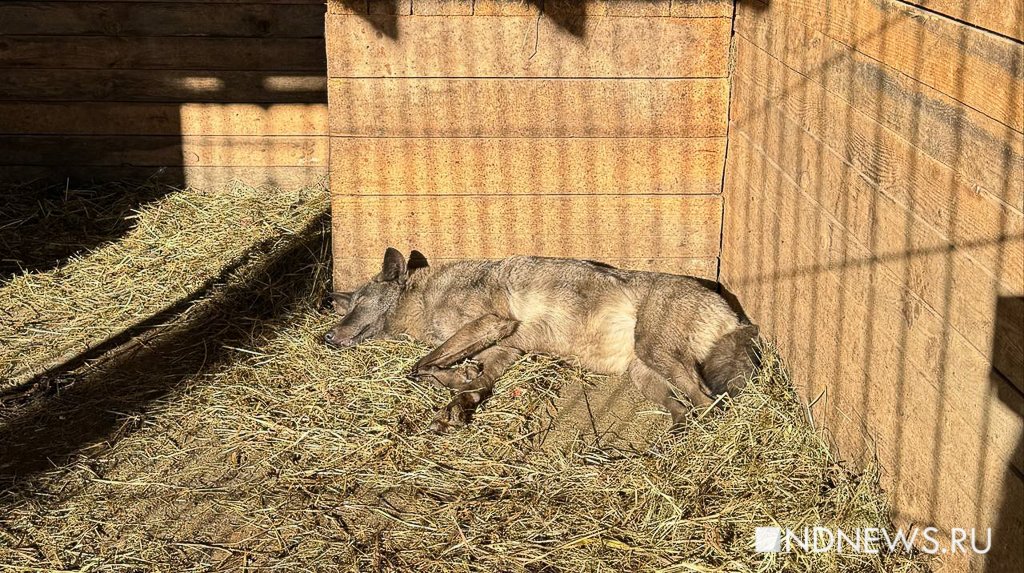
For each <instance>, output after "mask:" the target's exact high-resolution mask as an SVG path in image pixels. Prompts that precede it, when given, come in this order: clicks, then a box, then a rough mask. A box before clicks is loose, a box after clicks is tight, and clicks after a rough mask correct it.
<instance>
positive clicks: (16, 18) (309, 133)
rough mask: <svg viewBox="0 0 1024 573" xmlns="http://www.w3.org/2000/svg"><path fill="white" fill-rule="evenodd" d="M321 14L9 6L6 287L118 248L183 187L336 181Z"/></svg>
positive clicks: (165, 6)
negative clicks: (148, 210) (329, 159)
mask: <svg viewBox="0 0 1024 573" xmlns="http://www.w3.org/2000/svg"><path fill="white" fill-rule="evenodd" d="M324 10H325V8H324V3H323V2H322V1H317V0H293V1H292V2H289V3H280V2H276V3H270V2H267V3H260V2H252V3H237V2H235V3H220V2H203V3H196V2H161V3H147V2H132V3H126V2H115V1H85V2H4V3H2V4H0V75H2V76H3V77H4V81H3V82H0V281H4V280H5V279H8V278H9V277H10V276H11V275H13V274H17V273H20V272H25V271H27V272H35V271H45V270H47V269H50V268H53V267H55V266H59V265H60V264H61V263H62V262H63V261H64V260H66V259H67V258H68V257H69V256H72V255H74V254H75V253H79V252H82V251H85V250H89V249H93V248H95V247H98V246H99V245H101V244H103V243H105V242H107V241H110V240H114V239H117V238H118V237H120V236H121V235H122V234H123V233H124V232H125V231H126V230H127V229H128V228H129V227H130V225H131V221H130V220H128V219H127V217H129V216H130V214H131V212H132V211H133V210H134V209H137V208H138V207H140V206H142V205H144V204H145V203H147V202H149V201H152V200H154V199H156V198H159V197H160V196H162V195H164V194H166V193H169V192H173V191H174V189H175V188H178V187H183V186H185V185H192V186H200V187H205V186H210V187H214V186H216V185H223V184H225V183H227V182H228V181H230V180H231V179H233V178H238V179H241V180H244V181H246V182H252V183H254V184H257V183H261V184H278V185H291V184H304V183H306V182H309V180H311V179H313V178H314V177H313V174H312V171H316V170H317V169H320V170H322V171H326V148H325V146H324V145H323V144H318V143H317V140H316V136H323V135H325V133H326V102H327V95H326V94H327V91H326V77H325V76H326V54H325V47H324V39H323V28H324ZM320 155H323V158H321V157H319V156H320Z"/></svg>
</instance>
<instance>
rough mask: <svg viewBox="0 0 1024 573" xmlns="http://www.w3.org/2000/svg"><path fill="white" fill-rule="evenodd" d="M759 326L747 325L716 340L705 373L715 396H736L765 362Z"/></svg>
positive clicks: (705, 379) (702, 370) (703, 370)
mask: <svg viewBox="0 0 1024 573" xmlns="http://www.w3.org/2000/svg"><path fill="white" fill-rule="evenodd" d="M757 334H758V329H757V326H754V325H753V324H747V325H744V326H741V327H739V328H737V329H736V330H733V331H732V332H730V333H729V334H726V335H725V336H723V337H722V338H719V339H718V342H715V344H714V346H712V347H711V352H710V353H708V357H707V359H706V360H704V362H703V364H701V365H700V367H701V374H702V375H703V376H704V382H705V383H706V384H707V385H708V389H709V390H711V391H712V392H713V393H714V394H715V395H718V394H729V395H730V396H735V395H736V394H738V393H739V392H740V390H742V389H743V387H744V386H746V384H747V380H748V379H750V377H751V376H752V375H753V374H754V372H755V371H756V370H757V368H758V367H759V366H760V365H761V357H760V356H759V355H758V352H757V345H756V341H757Z"/></svg>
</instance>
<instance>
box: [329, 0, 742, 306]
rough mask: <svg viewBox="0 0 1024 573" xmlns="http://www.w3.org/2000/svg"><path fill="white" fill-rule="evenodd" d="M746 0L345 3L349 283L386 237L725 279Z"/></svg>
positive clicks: (332, 63)
mask: <svg viewBox="0 0 1024 573" xmlns="http://www.w3.org/2000/svg"><path fill="white" fill-rule="evenodd" d="M731 15H732V6H731V4H730V3H728V2H722V1H711V2H681V1H680V2H671V1H669V0H661V1H653V2H630V1H623V2H619V1H615V2H611V1H598V0H592V1H587V2H557V1H554V0H549V1H544V2H541V1H539V0H536V1H534V0H529V1H523V2H515V1H512V2H499V1H484V0H477V1H476V2H468V1H460V0H430V1H428V0H412V1H404V0H403V1H398V2H373V1H371V2H367V3H359V2H340V1H332V2H329V3H328V16H327V27H326V28H327V45H328V50H327V52H328V75H329V79H328V93H329V100H330V112H329V115H330V117H329V130H330V135H331V146H330V147H331V188H332V193H333V196H334V202H333V206H334V221H335V223H334V225H335V231H334V256H335V282H336V284H337V285H338V286H339V288H345V287H348V286H352V285H353V284H355V283H358V282H360V281H363V280H365V279H366V278H367V277H369V276H370V275H372V274H373V272H374V267H375V266H376V264H377V263H378V262H379V258H380V254H381V253H382V252H383V251H384V248H385V247H387V246H396V247H399V248H401V249H403V250H406V251H408V250H409V249H412V248H416V249H419V250H421V251H423V252H424V253H425V254H426V255H427V257H428V258H432V259H434V260H437V261H444V260H449V259H457V258H496V257H501V256H507V255H511V254H538V255H548V256H566V257H582V258H591V259H600V260H604V261H607V262H610V263H613V264H621V265H625V266H631V267H637V268H648V269H661V270H666V271H671V272H682V273H688V274H696V275H699V276H702V277H707V278H714V277H715V276H716V275H717V268H718V251H719V243H720V231H721V202H720V197H719V195H720V193H721V186H722V176H723V170H724V163H725V135H726V122H727V110H728V97H729V84H728V77H727V76H728V55H729V37H730V33H731V25H732V22H731Z"/></svg>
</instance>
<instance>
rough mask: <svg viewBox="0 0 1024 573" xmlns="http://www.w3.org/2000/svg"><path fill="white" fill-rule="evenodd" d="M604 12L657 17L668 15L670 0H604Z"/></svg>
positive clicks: (670, 5)
mask: <svg viewBox="0 0 1024 573" xmlns="http://www.w3.org/2000/svg"><path fill="white" fill-rule="evenodd" d="M604 4H605V5H606V6H607V8H605V10H607V12H606V14H607V15H609V16H628V17H632V18H658V17H665V16H670V15H671V13H672V1H671V0H605V2H604Z"/></svg>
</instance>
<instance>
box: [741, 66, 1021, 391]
mask: <svg viewBox="0 0 1024 573" xmlns="http://www.w3.org/2000/svg"><path fill="white" fill-rule="evenodd" d="M735 81H736V88H737V89H736V92H735V93H736V98H735V99H734V100H733V109H732V113H733V118H734V122H735V123H734V126H735V127H736V128H737V129H739V130H740V132H741V133H742V134H743V135H744V136H745V137H750V138H751V140H752V141H753V143H754V144H755V145H757V146H758V147H759V148H760V149H761V150H769V149H770V150H779V149H787V150H791V151H786V152H776V151H773V153H772V155H773V160H774V161H775V162H776V164H777V165H778V167H779V169H781V171H782V172H783V173H785V174H786V175H787V176H788V177H790V178H792V179H793V180H796V181H799V182H800V184H801V186H802V187H803V188H804V190H805V193H806V194H807V195H809V196H814V197H815V199H816V201H817V203H818V204H820V205H822V206H823V208H824V209H826V210H827V211H828V212H829V213H830V214H831V215H832V216H834V217H835V218H836V219H837V220H840V221H843V224H844V225H845V227H846V228H847V229H848V230H849V232H850V233H851V234H852V236H854V237H856V239H857V240H858V241H859V244H860V245H865V249H866V250H867V252H868V255H867V256H869V257H870V258H871V259H872V260H873V261H876V263H877V264H878V265H880V266H881V267H882V268H885V269H888V270H889V271H890V272H891V273H892V274H893V275H894V276H899V277H901V280H902V281H903V283H904V284H905V285H906V288H907V289H908V290H910V291H911V292H913V293H915V295H916V296H919V297H920V299H921V301H922V302H923V303H924V305H925V306H926V307H927V308H931V309H935V310H937V311H939V312H942V313H943V315H944V318H945V320H946V321H947V323H948V325H949V327H951V328H952V329H953V330H955V331H956V332H958V333H959V334H960V335H962V336H964V337H965V338H966V339H967V340H968V341H970V343H971V344H972V345H973V347H974V348H975V349H978V350H979V351H982V352H984V353H985V354H986V355H989V354H990V348H989V345H990V343H991V337H992V333H993V332H994V331H995V327H996V316H995V306H994V301H995V299H996V298H997V296H998V295H1000V294H1024V292H1022V291H1024V218H1022V217H1021V216H1019V215H1017V217H1016V220H1014V221H1013V223H1014V226H1015V227H1016V229H1011V228H1007V227H1006V226H1004V225H1000V223H1001V222H1002V221H1005V219H1003V220H1002V221H1000V220H995V221H992V222H991V223H992V224H993V225H994V226H995V229H994V232H995V233H996V237H995V239H993V238H988V239H987V240H983V241H980V242H981V243H982V244H981V246H980V247H974V246H972V244H971V243H967V244H960V243H951V242H949V241H948V240H947V239H946V238H945V237H943V236H941V235H940V234H939V233H938V232H937V231H936V230H935V229H934V228H931V227H929V226H927V225H925V224H922V222H921V221H920V218H919V216H918V207H917V206H914V210H913V211H908V210H907V208H905V207H904V206H902V205H900V204H898V203H896V202H894V201H893V200H892V199H891V198H889V197H888V196H887V195H885V194H884V193H882V192H879V190H878V188H877V187H876V186H874V185H872V184H871V183H869V181H868V180H866V179H865V178H862V177H860V176H859V175H858V174H857V173H856V171H855V169H854V168H853V166H850V165H849V164H844V163H843V162H842V161H841V160H840V159H839V158H838V157H837V156H836V153H835V152H833V151H832V150H831V149H829V148H827V147H826V146H824V145H823V144H821V143H820V142H818V141H817V140H814V139H812V138H811V137H809V136H808V135H807V134H806V133H805V132H804V131H803V130H801V129H800V128H799V127H798V126H796V125H794V124H793V123H792V122H790V121H788V119H787V118H786V117H785V116H784V115H783V114H782V113H781V112H779V111H778V110H775V109H766V110H761V111H754V112H751V109H752V108H754V107H755V106H757V105H759V102H760V101H761V100H760V99H758V98H757V97H756V96H752V95H750V94H752V93H757V92H756V91H755V90H754V88H753V87H752V86H750V85H749V84H747V83H745V82H743V80H742V79H741V76H736V78H735ZM912 205H913V204H912ZM965 207H968V206H965ZM965 210H966V209H965ZM982 213H983V214H984V213H985V212H984V211H982ZM990 226H992V225H990ZM1004 233H1005V234H1008V235H1009V237H1010V239H1009V240H1008V241H1007V242H1006V243H1002V242H999V237H1001V236H1003V234H1004ZM988 251H995V253H996V256H997V257H998V259H997V263H998V264H999V266H998V267H995V268H989V267H986V266H983V265H980V264H978V263H977V262H976V259H978V258H980V257H978V254H979V253H980V254H981V255H985V254H988ZM972 256H973V257H974V258H972ZM1017 259H1020V260H1017ZM983 293H988V296H979V294H983ZM1021 310H1022V312H1024V309H1021ZM1020 324H1021V325H1022V326H1024V314H1022V315H1021V316H1020ZM1022 341H1024V332H1018V333H1017V336H1016V337H1011V338H1009V339H1006V340H1005V342H1007V343H1013V346H1014V348H1012V349H1010V348H1008V349H1007V351H1008V354H1006V357H1007V358H1010V357H1012V356H1017V357H1018V358H1016V359H1013V360H1012V362H1011V368H1010V371H1009V374H1011V375H1012V374H1013V373H1014V372H1016V373H1017V375H1016V376H1014V378H1015V381H1021V386H1022V387H1024V378H1022V377H1021V376H1022V375H1021V372H1024V346H1021V345H1022V344H1024V342H1022Z"/></svg>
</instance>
